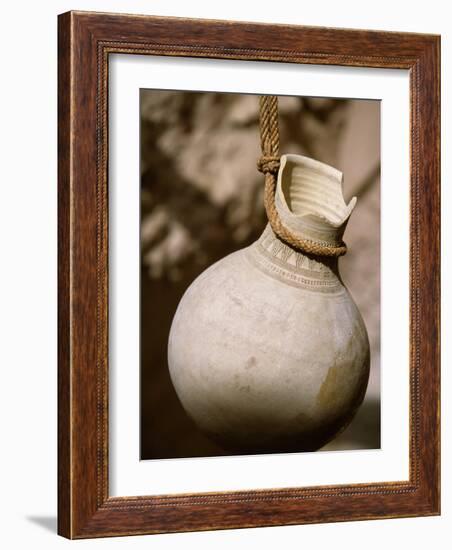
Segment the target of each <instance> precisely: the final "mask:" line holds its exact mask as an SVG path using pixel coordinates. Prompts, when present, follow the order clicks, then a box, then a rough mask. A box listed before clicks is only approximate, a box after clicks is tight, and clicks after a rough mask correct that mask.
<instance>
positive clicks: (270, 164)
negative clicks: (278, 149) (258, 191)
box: [257, 155, 280, 176]
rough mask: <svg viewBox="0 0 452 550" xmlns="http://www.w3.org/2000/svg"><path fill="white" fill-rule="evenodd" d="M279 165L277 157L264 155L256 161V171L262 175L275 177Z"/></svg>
mask: <svg viewBox="0 0 452 550" xmlns="http://www.w3.org/2000/svg"><path fill="white" fill-rule="evenodd" d="M279 165H280V162H279V157H277V156H266V155H264V156H262V157H261V158H260V159H259V160H258V161H257V169H258V170H259V172H262V173H263V174H274V175H275V176H276V174H277V173H278V170H279Z"/></svg>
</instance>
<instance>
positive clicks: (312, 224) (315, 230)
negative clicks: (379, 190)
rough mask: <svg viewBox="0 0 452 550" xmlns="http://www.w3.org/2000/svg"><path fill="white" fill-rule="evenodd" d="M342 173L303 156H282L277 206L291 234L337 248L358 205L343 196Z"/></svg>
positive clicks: (276, 198)
mask: <svg viewBox="0 0 452 550" xmlns="http://www.w3.org/2000/svg"><path fill="white" fill-rule="evenodd" d="M342 180H343V177H342V173H341V172H340V171H339V170H336V168H333V167H332V166H329V165H327V164H324V163H322V162H319V161H317V160H313V159H311V158H308V157H304V156H301V155H283V156H282V157H281V166H280V169H279V172H278V181H277V186H276V194H275V206H276V210H277V211H278V214H279V217H280V220H281V222H282V224H283V225H284V226H285V227H286V228H287V229H289V230H290V231H291V233H292V234H294V235H295V236H297V237H299V238H301V239H307V240H310V241H314V242H316V243H318V244H323V245H326V246H338V245H340V244H341V243H342V237H343V234H344V231H345V227H346V225H347V222H348V219H349V217H350V215H351V213H352V211H353V208H354V207H355V204H356V197H354V198H353V199H352V200H351V201H350V202H349V204H348V205H347V204H346V203H345V201H344V198H343V195H342Z"/></svg>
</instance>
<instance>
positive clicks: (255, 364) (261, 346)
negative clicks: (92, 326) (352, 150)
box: [168, 155, 369, 453]
mask: <svg viewBox="0 0 452 550" xmlns="http://www.w3.org/2000/svg"><path fill="white" fill-rule="evenodd" d="M275 202H276V207H277V209H278V213H279V215H280V218H281V220H282V222H283V223H284V225H286V226H287V227H289V228H290V229H291V230H292V232H294V233H296V234H297V235H300V236H302V237H303V238H305V239H306V238H307V239H311V240H315V241H318V242H323V243H324V244H330V245H331V244H332V245H337V244H340V243H341V241H342V236H343V232H344V229H345V226H346V224H347V221H348V219H349V216H350V214H351V212H352V210H353V208H354V206H355V203H356V198H354V199H352V201H351V202H350V203H349V204H348V205H346V204H345V202H344V199H343V196H342V174H341V173H340V172H339V171H338V170H336V169H334V168H332V167H330V166H327V165H325V164H323V163H320V162H318V161H315V160H312V159H309V158H306V157H302V156H298V155H285V156H283V157H281V167H280V170H279V174H278V182H277V190H276V197H275ZM168 361H169V369H170V375H171V379H172V382H173V385H174V388H175V390H176V392H177V395H178V397H179V399H180V401H181V403H182V405H183V407H184V408H185V410H186V411H187V413H188V414H189V415H190V416H191V417H192V418H193V420H194V421H195V422H196V424H197V425H198V427H199V428H200V429H201V430H202V431H203V432H204V433H205V434H207V435H208V436H209V437H211V438H212V439H213V440H215V441H216V442H217V443H219V444H220V445H221V446H222V447H224V448H225V449H228V450H230V451H232V452H243V453H259V452H278V451H280V452H295V451H311V450H316V449H319V448H320V447H322V446H323V445H325V444H326V443H327V442H328V441H329V440H331V439H332V438H333V437H334V436H335V435H337V433H338V432H340V431H341V430H342V429H343V428H344V427H345V426H346V425H347V424H348V423H349V422H350V420H351V419H352V418H353V416H354V414H355V412H356V410H357V408H358V406H359V405H360V403H361V402H362V400H363V397H364V394H365V391H366V387H367V383H368V377H369V342H368V337H367V332H366V328H365V326H364V323H363V320H362V318H361V315H360V313H359V311H358V309H357V307H356V305H355V303H354V301H353V299H352V297H351V295H350V293H349V292H348V290H347V288H346V287H345V286H344V284H343V282H342V280H341V278H340V275H339V271H338V260H337V258H326V257H317V256H308V255H306V254H303V253H300V252H297V251H295V250H293V249H292V248H291V247H289V246H287V245H286V244H284V243H283V242H282V241H280V240H279V239H278V238H277V237H276V236H275V234H274V233H273V231H272V229H271V228H270V226H269V225H268V226H267V227H266V229H265V231H264V233H263V234H262V236H261V237H260V238H259V239H258V241H257V242H255V243H254V244H252V245H251V246H249V247H248V248H245V249H243V250H240V251H238V252H234V253H233V254H230V255H229V256H227V257H225V258H223V259H222V260H220V261H218V262H217V263H215V264H214V265H212V266H211V267H210V268H208V269H207V270H206V271H205V272H203V273H202V274H201V275H200V276H199V277H198V278H197V279H196V280H195V281H194V282H193V283H192V285H191V286H190V287H189V288H188V289H187V291H186V292H185V294H184V296H183V297H182V300H181V302H180V304H179V306H178V309H177V311H176V314H175V316H174V319H173V323H172V327H171V331H170V337H169V344H168Z"/></svg>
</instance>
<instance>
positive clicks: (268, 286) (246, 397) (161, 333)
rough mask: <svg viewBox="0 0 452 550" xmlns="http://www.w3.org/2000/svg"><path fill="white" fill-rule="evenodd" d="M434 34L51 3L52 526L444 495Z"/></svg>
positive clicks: (406, 501) (136, 527)
mask: <svg viewBox="0 0 452 550" xmlns="http://www.w3.org/2000/svg"><path fill="white" fill-rule="evenodd" d="M439 56H440V38H439V37H438V36H433V35H427V34H411V33H394V32H391V33H390V32H384V31H364V30H345V29H330V28H322V27H318V28H317V27H302V26H293V25H267V24H255V23H239V22H237V23H235V22H234V23H232V22H225V21H209V20H194V19H182V18H162V17H152V16H137V15H122V14H102V13H90V12H68V13H65V14H63V15H60V16H59V65H58V73H59V75H58V82H59V84H58V86H59V89H58V99H59V107H58V118H59V124H58V147H59V161H58V208H59V215H58V218H59V227H58V230H59V242H58V254H59V256H58V276H59V278H58V293H59V320H58V331H59V333H58V340H59V344H58V364H59V367H58V400H59V404H58V408H59V416H58V418H59V426H58V443H59V447H58V450H59V471H58V502H59V504H58V530H59V533H60V534H61V535H63V536H65V537H68V538H89V537H103V536H116V535H132V534H150V533H164V532H177V531H196V530H209V529H230V528H240V527H258V526H271V525H291V524H303V523H320V522H333V521H351V520H360V519H378V518H393V517H408V516H426V515H437V514H439V511H440V496H439V495H440V483H439V475H440V447H439V444H440V443H439V434H440V431H439V412H440V408H439V395H440V386H439V384H440V382H439V380H440V374H439V367H440V365H439V296H440V294H439V273H440V258H439V250H440V249H439V244H440V237H439V228H440V222H439V219H440V214H439V209H440V191H439V189H440V187H439V184H440V162H439V155H440V145H439V128H440V123H439V92H440V74H439Z"/></svg>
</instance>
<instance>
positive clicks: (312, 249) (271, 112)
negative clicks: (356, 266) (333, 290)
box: [257, 96, 347, 256]
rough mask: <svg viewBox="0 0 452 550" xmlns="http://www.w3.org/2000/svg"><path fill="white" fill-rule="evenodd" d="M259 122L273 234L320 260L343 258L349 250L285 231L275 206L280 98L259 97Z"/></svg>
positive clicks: (261, 166) (261, 164)
mask: <svg viewBox="0 0 452 550" xmlns="http://www.w3.org/2000/svg"><path fill="white" fill-rule="evenodd" d="M259 120H260V133H261V149H262V156H261V158H260V159H259V160H258V161H257V169H258V170H259V171H260V172H262V173H263V174H264V175H265V189H264V205H265V211H266V213H267V218H268V221H269V222H270V225H271V228H272V229H273V232H274V233H275V234H276V235H277V236H278V237H279V238H280V239H281V240H282V241H284V242H285V243H287V244H289V245H290V246H292V247H293V248H296V249H298V250H301V251H302V252H306V253H308V254H315V255H317V256H343V255H344V254H345V253H346V252H347V246H346V245H345V243H342V244H341V245H340V246H334V245H331V246H329V245H325V244H320V243H317V242H315V241H311V240H309V239H301V238H299V237H297V236H295V235H294V234H293V233H291V232H290V230H289V229H288V228H287V227H285V226H284V225H283V224H282V222H281V220H280V218H279V214H278V211H277V210H276V206H275V192H276V181H277V177H278V171H279V165H280V162H279V126H278V98H277V96H260V98H259Z"/></svg>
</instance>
